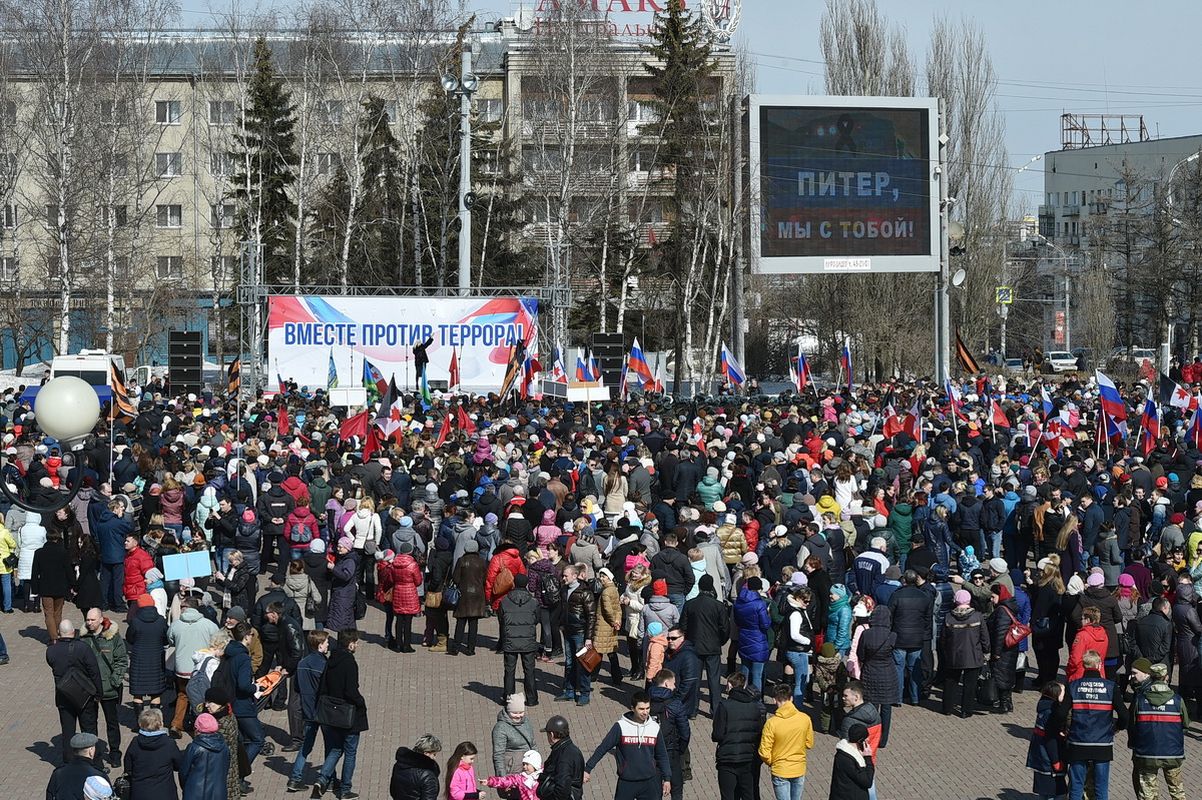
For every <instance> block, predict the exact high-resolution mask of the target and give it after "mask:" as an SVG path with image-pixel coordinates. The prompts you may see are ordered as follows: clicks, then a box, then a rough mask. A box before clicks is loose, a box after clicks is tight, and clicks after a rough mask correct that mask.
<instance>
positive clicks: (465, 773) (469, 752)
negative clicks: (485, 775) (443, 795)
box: [447, 742, 483, 800]
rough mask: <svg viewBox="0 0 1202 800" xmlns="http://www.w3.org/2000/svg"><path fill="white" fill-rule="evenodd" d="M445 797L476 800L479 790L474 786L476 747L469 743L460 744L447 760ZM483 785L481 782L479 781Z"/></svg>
mask: <svg viewBox="0 0 1202 800" xmlns="http://www.w3.org/2000/svg"><path fill="white" fill-rule="evenodd" d="M447 778H448V780H447V797H448V798H449V799H450V800H477V798H479V797H480V794H481V793H480V790H479V788H478V787H477V786H476V746H475V745H474V744H472V743H471V742H460V743H459V746H458V747H456V748H455V752H454V753H452V754H451V757H450V759H448V760H447ZM481 783H483V781H481Z"/></svg>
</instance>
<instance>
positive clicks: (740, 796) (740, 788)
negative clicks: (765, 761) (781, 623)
mask: <svg viewBox="0 0 1202 800" xmlns="http://www.w3.org/2000/svg"><path fill="white" fill-rule="evenodd" d="M726 682H727V687H728V688H729V690H730V694H728V695H727V697H726V699H725V700H723V701H722V702H721V703H720V704H719V705H718V707H717V710H716V711H715V712H714V729H713V732H712V734H711V735H710V738H711V739H712V740H713V741H714V742H716V743H717V745H718V748H717V752H716V753H715V761H716V763H717V765H718V791H719V792H720V797H721V798H722V800H756V786H757V784H758V783H759V765H760V758H759V746H760V734H761V733H762V732H763V729H764V720H765V719H767V716H768V714H767V710H766V709H765V708H764V705H763V703H761V702H760V701H759V700H758V699H757V698H756V696H755V695H754V694H753V693H751V692H749V691H747V688H746V687H747V679H746V678H745V677H743V673H741V672H732V673H731V674H730V676H729V677H728V678H727V679H726Z"/></svg>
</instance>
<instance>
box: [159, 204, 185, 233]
mask: <svg viewBox="0 0 1202 800" xmlns="http://www.w3.org/2000/svg"><path fill="white" fill-rule="evenodd" d="M154 211H155V225H157V226H158V227H160V228H181V227H183V225H184V207H183V206H178V205H158V206H155V207H154Z"/></svg>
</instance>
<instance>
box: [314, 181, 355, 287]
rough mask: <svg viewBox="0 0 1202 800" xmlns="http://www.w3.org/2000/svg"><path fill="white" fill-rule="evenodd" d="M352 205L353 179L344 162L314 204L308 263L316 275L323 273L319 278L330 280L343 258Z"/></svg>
mask: <svg viewBox="0 0 1202 800" xmlns="http://www.w3.org/2000/svg"><path fill="white" fill-rule="evenodd" d="M350 206H351V182H350V178H349V177H348V176H347V174H346V168H345V167H343V166H342V165H341V164H339V165H338V168H337V169H335V170H334V176H333V178H331V179H330V182H329V184H328V185H327V186H326V187H325V189H324V190H323V191H322V193H321V195H320V196H319V197H318V199H317V202H316V203H314V205H313V213H312V216H311V217H310V220H311V221H310V223H309V232H310V239H311V241H312V246H311V247H310V249H309V267H310V269H312V270H313V274H314V276H322V277H321V279H320V280H318V281H317V282H319V283H325V282H328V276H330V275H336V274H337V271H338V265H339V264H340V263H341V260H342V242H343V237H344V236H345V235H346V219H347V216H348V215H349V213H350Z"/></svg>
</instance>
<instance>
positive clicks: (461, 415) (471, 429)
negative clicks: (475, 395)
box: [455, 406, 476, 436]
mask: <svg viewBox="0 0 1202 800" xmlns="http://www.w3.org/2000/svg"><path fill="white" fill-rule="evenodd" d="M455 418H456V421H457V423H458V424H459V430H461V431H463V432H464V433H466V434H467V435H468V436H471V435H472V434H474V433H475V432H476V423H474V422H472V418H471V417H469V416H468V415H467V411H466V410H465V409H464V408H463V406H459V409H458V410H457V411H456V412H455Z"/></svg>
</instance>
